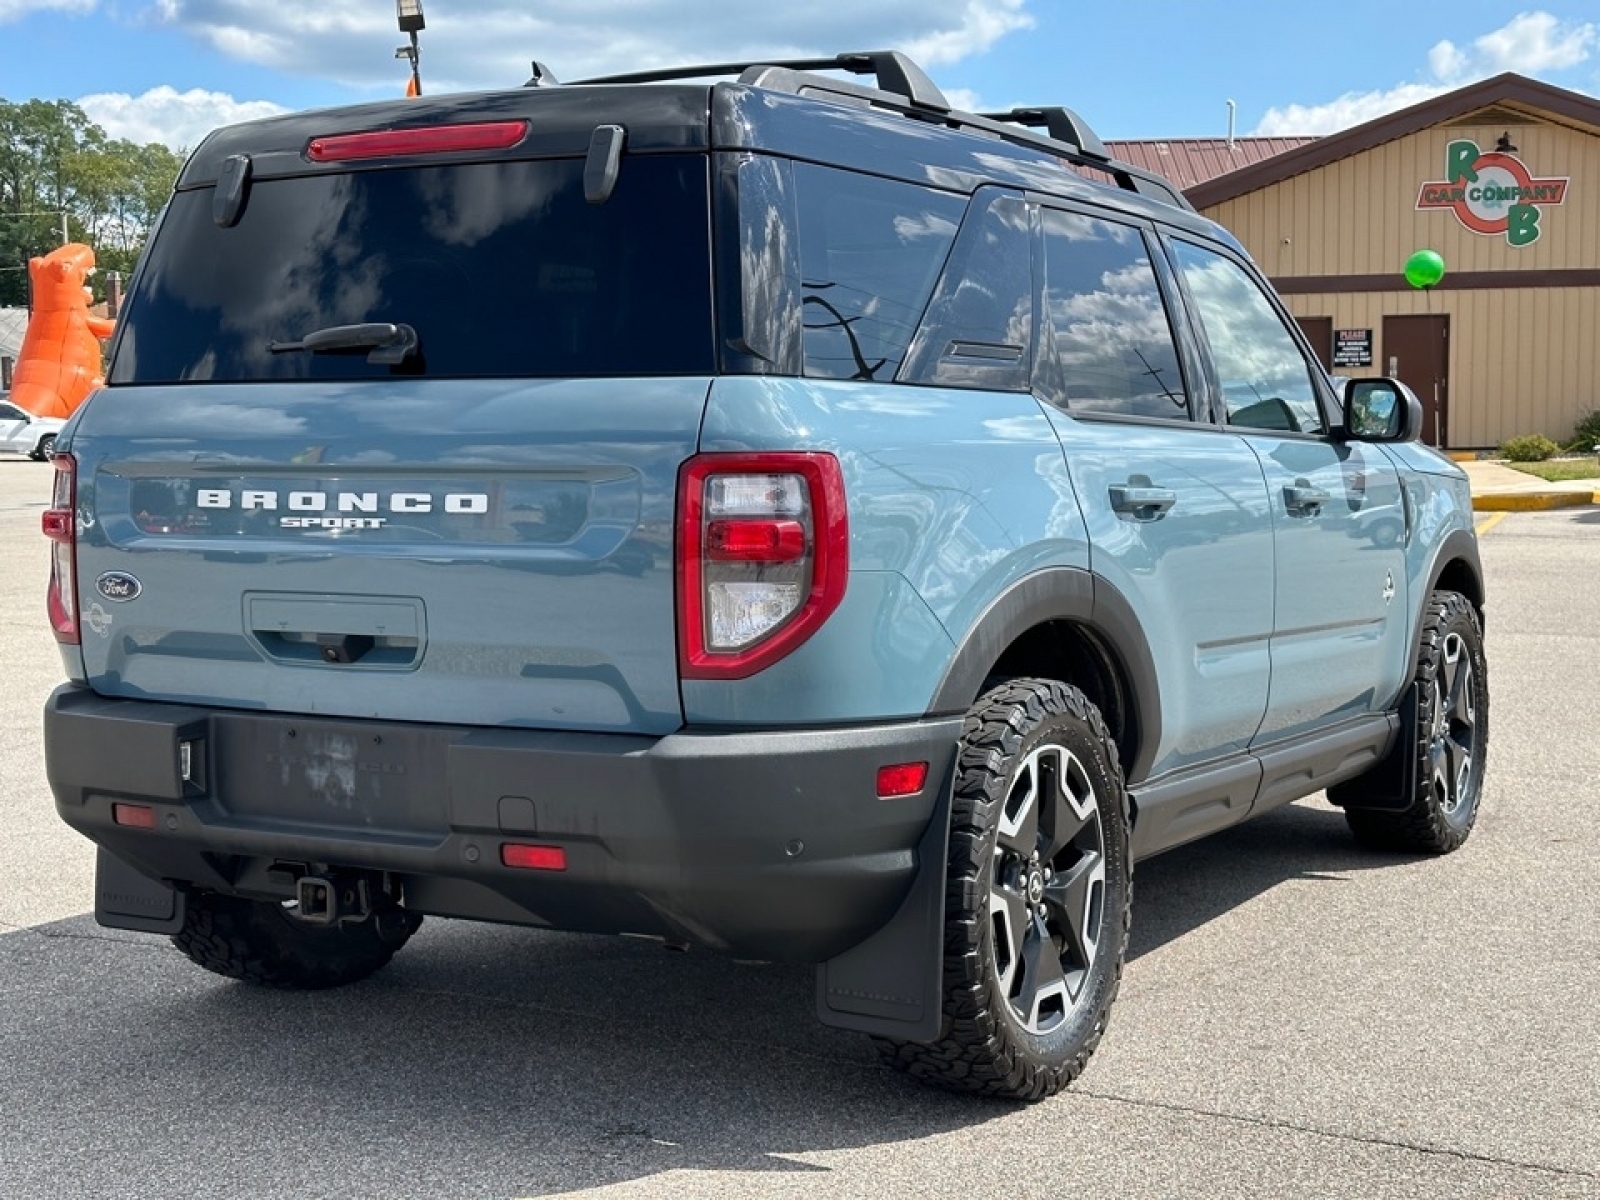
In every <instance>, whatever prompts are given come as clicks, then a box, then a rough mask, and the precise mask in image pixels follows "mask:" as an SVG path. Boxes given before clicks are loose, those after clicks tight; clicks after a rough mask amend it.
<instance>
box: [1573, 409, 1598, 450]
mask: <svg viewBox="0 0 1600 1200" xmlns="http://www.w3.org/2000/svg"><path fill="white" fill-rule="evenodd" d="M1571 445H1572V448H1573V449H1574V450H1594V449H1597V448H1600V408H1597V409H1592V410H1591V411H1589V412H1587V413H1584V415H1583V416H1581V417H1579V418H1578V424H1577V427H1576V428H1575V429H1573V431H1572V442H1571Z"/></svg>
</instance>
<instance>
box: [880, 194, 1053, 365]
mask: <svg viewBox="0 0 1600 1200" xmlns="http://www.w3.org/2000/svg"><path fill="white" fill-rule="evenodd" d="M986 193H987V194H986ZM1033 307H1034V304H1033V229H1032V224H1031V222H1030V221H1029V219H1028V206H1027V204H1026V203H1025V202H1024V201H1023V199H1022V197H1021V196H1014V195H1009V194H1005V193H995V192H992V191H989V190H988V189H982V190H980V191H978V192H977V193H976V194H974V196H973V198H972V207H971V209H970V210H969V211H968V213H967V218H966V221H965V223H964V224H963V225H962V226H961V233H960V234H959V235H958V236H957V237H956V244H955V248H954V249H953V250H951V251H950V258H949V262H948V263H947V264H946V266H945V269H944V275H943V277H942V278H941V279H940V280H939V286H938V287H937V288H936V289H935V291H934V293H933V301H932V303H930V304H929V305H928V313H927V316H926V317H924V318H923V321H922V327H921V328H920V329H918V330H917V336H916V338H915V340H914V341H912V343H911V349H910V350H909V351H908V352H907V353H906V362H905V366H904V367H903V368H902V369H901V372H900V379H901V381H902V382H904V383H930V384H935V385H937V386H939V387H967V388H987V389H990V390H993V391H1013V392H1025V391H1027V390H1028V382H1029V381H1028V370H1029V367H1030V366H1031V365H1032V360H1033V353H1032V352H1033Z"/></svg>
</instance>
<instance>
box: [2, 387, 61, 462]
mask: <svg viewBox="0 0 1600 1200" xmlns="http://www.w3.org/2000/svg"><path fill="white" fill-rule="evenodd" d="M65 424H66V422H65V421H63V420H61V419H60V418H58V417H36V416H34V415H33V414H32V413H31V412H27V411H26V410H24V409H20V408H18V407H17V406H16V405H15V404H10V403H7V402H6V401H4V400H0V451H10V452H11V453H12V454H26V455H27V456H28V457H29V458H32V459H44V458H49V457H50V450H51V447H53V446H54V445H55V444H56V434H58V433H60V432H61V427H62V426H63V425H65Z"/></svg>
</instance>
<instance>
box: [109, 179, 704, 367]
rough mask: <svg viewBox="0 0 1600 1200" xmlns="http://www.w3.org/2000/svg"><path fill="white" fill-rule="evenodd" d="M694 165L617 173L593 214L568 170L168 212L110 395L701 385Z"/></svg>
mask: <svg viewBox="0 0 1600 1200" xmlns="http://www.w3.org/2000/svg"><path fill="white" fill-rule="evenodd" d="M706 173H707V163H706V159H705V158H704V157H702V156H691V155H664V156H639V157H637V158H625V159H624V160H623V164H622V172H621V175H620V176H619V179H618V182H617V187H616V190H615V191H614V192H613V193H612V195H611V197H610V199H609V200H608V201H607V202H606V203H604V204H599V205H595V204H589V203H587V202H586V201H585V199H584V195H583V163H582V161H580V160H560V161H542V162H496V163H473V164H465V165H456V166H434V167H416V168H405V169H384V170H368V171H353V172H347V173H331V172H330V173H326V174H317V175H308V176H301V177H295V178H290V179H265V180H260V181H257V182H256V183H255V184H254V185H253V186H252V187H251V190H250V193H249V197H248V202H247V204H246V205H245V208H244V211H243V214H242V216H241V218H240V219H239V222H238V223H237V224H236V225H234V226H232V227H231V228H220V227H218V226H217V224H216V223H215V222H214V221H213V220H212V212H211V205H212V190H211V189H209V188H207V189H201V190H198V191H192V192H181V193H179V194H178V195H176V196H174V197H173V199H172V204H171V208H170V210H169V212H168V214H167V217H166V219H165V220H164V222H163V223H162V226H161V230H160V233H159V235H158V237H157V241H156V243H155V244H154V245H153V246H152V248H151V252H150V256H149V260H148V262H147V263H146V264H145V267H144V269H143V271H142V272H141V276H140V280H139V286H138V287H137V289H136V290H135V293H134V295H133V296H132V297H130V302H129V304H128V305H127V307H126V308H125V309H124V311H123V314H122V318H121V323H122V329H121V333H120V337H119V339H118V343H117V351H116V358H115V361H114V362H113V364H112V369H111V375H110V380H111V382H112V383H113V384H117V383H177V382H185V381H196V382H198V381H204V380H222V381H231V380H276V379H365V378H384V377H388V376H390V375H391V374H394V373H401V374H422V375H428V376H454V377H496V376H511V377H526V376H533V377H540V376H552V377H553V376H614V375H685V374H710V373H711V372H712V370H713V365H714V336H713V327H712V316H711V311H712V310H711V260H710V253H709V249H708V239H709V233H708V228H707V224H708V220H709V218H708V210H707V184H706ZM369 322H394V323H404V324H407V325H410V326H412V327H413V328H414V329H415V330H416V331H417V335H418V338H419V342H420V351H421V353H420V355H418V356H415V357H413V358H411V359H410V360H408V361H407V362H406V363H405V364H403V365H401V366H398V367H390V366H384V365H381V364H369V363H368V362H367V357H366V353H365V352H363V351H355V352H339V353H319V354H310V353H306V352H303V351H289V352H282V351H280V352H278V353H274V352H272V351H271V350H270V349H269V346H270V345H271V344H272V343H274V342H277V343H283V342H295V341H298V340H300V339H301V338H303V337H305V336H306V335H307V334H309V333H312V332H314V331H316V330H319V329H327V328H330V327H333V326H340V325H357V324H364V323H369Z"/></svg>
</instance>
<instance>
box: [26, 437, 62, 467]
mask: <svg viewBox="0 0 1600 1200" xmlns="http://www.w3.org/2000/svg"><path fill="white" fill-rule="evenodd" d="M55 450H56V435H55V434H53V433H47V434H45V435H44V436H43V437H42V438H40V439H39V444H38V445H37V446H35V447H34V448H33V453H32V454H30V455H28V457H29V458H31V459H33V461H34V462H43V461H44V460H45V459H47V458H49V457H50V456H51V455H52V454H54V453H55Z"/></svg>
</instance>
